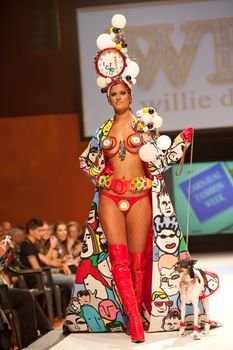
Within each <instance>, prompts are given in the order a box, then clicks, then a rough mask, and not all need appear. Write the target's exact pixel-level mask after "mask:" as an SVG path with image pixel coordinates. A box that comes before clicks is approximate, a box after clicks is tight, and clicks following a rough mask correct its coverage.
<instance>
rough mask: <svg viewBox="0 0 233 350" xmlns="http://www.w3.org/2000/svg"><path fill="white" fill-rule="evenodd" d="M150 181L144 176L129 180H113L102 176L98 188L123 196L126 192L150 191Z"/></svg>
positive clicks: (108, 176) (110, 177) (109, 176)
mask: <svg viewBox="0 0 233 350" xmlns="http://www.w3.org/2000/svg"><path fill="white" fill-rule="evenodd" d="M151 186H152V182H151V179H149V178H147V177H146V176H141V177H133V178H132V179H131V180H124V179H123V178H120V179H114V178H113V177H112V176H111V175H102V176H100V177H99V187H100V188H106V189H108V190H112V191H114V192H116V193H118V194H124V193H125V192H127V191H131V192H140V191H144V190H148V189H150V188H151Z"/></svg>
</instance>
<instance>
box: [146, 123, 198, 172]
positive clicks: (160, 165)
mask: <svg viewBox="0 0 233 350" xmlns="http://www.w3.org/2000/svg"><path fill="white" fill-rule="evenodd" d="M190 130H192V129H190V128H189V129H187V130H184V131H182V132H181V133H180V134H179V135H178V136H177V137H176V138H175V140H174V141H173V143H172V145H171V146H170V147H169V148H168V149H167V150H165V151H162V150H160V149H159V148H158V146H157V144H156V141H155V143H154V145H155V148H156V157H155V160H154V161H153V162H150V163H149V170H150V171H151V173H152V175H153V172H155V173H158V172H159V173H163V172H164V171H166V170H167V169H169V168H170V167H171V166H172V165H173V164H176V163H177V162H178V161H179V160H180V159H181V158H182V156H184V154H185V151H186V149H187V148H188V147H189V145H190V143H191V141H192V138H191V136H190V133H192V131H190Z"/></svg>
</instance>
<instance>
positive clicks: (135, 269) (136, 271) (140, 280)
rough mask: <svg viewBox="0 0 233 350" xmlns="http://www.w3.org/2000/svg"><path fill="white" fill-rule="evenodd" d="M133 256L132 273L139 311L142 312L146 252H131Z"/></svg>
mask: <svg viewBox="0 0 233 350" xmlns="http://www.w3.org/2000/svg"><path fill="white" fill-rule="evenodd" d="M130 257H131V273H132V279H133V286H134V291H135V295H136V300H137V304H138V311H139V312H140V313H141V312H142V302H143V291H144V288H145V280H146V263H147V260H146V254H145V253H144V252H143V253H130Z"/></svg>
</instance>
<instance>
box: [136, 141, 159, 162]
mask: <svg viewBox="0 0 233 350" xmlns="http://www.w3.org/2000/svg"><path fill="white" fill-rule="evenodd" d="M139 157H140V158H141V160H143V161H144V162H152V161H153V160H154V159H155V157H156V149H155V147H154V146H153V145H152V144H151V143H146V144H145V145H143V146H142V147H141V148H140V149H139Z"/></svg>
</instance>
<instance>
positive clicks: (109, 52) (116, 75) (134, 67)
mask: <svg viewBox="0 0 233 350" xmlns="http://www.w3.org/2000/svg"><path fill="white" fill-rule="evenodd" d="M111 22H112V27H111V28H110V30H109V34H101V35H99V36H98V38H97V40H96V44H97V47H98V49H99V51H98V52H97V54H96V56H95V60H94V63H95V68H96V72H97V74H98V75H99V77H98V78H97V85H98V86H99V87H100V88H101V92H102V93H106V92H107V91H108V88H109V87H110V86H111V85H112V84H114V83H116V82H121V83H123V84H126V86H128V87H129V88H130V89H131V87H132V85H133V84H135V83H136V79H135V78H136V77H137V75H138V73H139V66H138V64H137V63H136V62H134V61H132V60H131V59H130V58H129V56H128V54H127V43H126V39H125V34H124V28H125V25H126V18H125V16H123V15H119V14H116V15H114V16H113V17H112V21H111Z"/></svg>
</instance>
